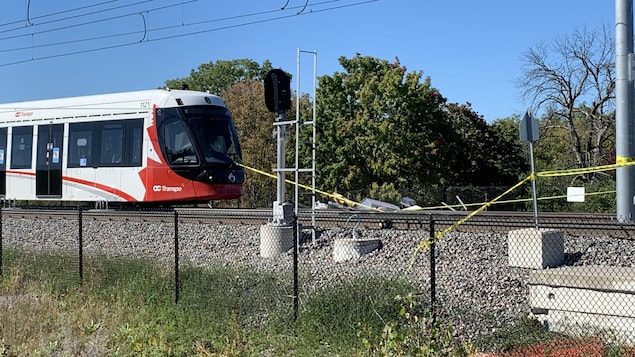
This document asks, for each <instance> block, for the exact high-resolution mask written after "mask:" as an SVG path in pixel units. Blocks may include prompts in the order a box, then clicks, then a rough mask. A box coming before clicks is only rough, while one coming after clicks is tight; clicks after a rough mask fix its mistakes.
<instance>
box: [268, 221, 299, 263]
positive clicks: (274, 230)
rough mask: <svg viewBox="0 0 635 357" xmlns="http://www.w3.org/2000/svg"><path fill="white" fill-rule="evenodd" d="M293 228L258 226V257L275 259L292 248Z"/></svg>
mask: <svg viewBox="0 0 635 357" xmlns="http://www.w3.org/2000/svg"><path fill="white" fill-rule="evenodd" d="M293 232H294V231H293V226H291V225H278V224H265V225H262V226H260V256H261V257H263V258H272V257H276V256H278V255H280V254H282V253H285V252H288V251H289V250H290V249H291V248H293V239H294V234H293Z"/></svg>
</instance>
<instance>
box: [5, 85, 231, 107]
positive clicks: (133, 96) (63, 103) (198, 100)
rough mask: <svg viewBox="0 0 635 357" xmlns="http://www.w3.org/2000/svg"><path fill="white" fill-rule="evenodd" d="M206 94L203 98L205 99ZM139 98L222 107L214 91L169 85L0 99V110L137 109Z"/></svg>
mask: <svg viewBox="0 0 635 357" xmlns="http://www.w3.org/2000/svg"><path fill="white" fill-rule="evenodd" d="M206 98H207V99H206ZM140 102H146V103H148V102H149V103H150V105H151V106H150V108H151V107H152V106H154V105H156V106H157V107H161V108H168V107H178V106H182V105H199V104H200V105H210V104H213V105H217V106H221V107H226V105H225V102H224V101H223V100H222V99H221V98H220V97H219V96H217V95H214V94H210V93H204V92H198V91H190V90H171V89H152V90H141V91H132V92H119V93H108V94H97V95H87V96H78V97H67V98H55V99H43V100H33V101H25V102H15V103H0V112H6V111H30V110H38V109H70V108H82V107H83V108H91V109H97V108H115V107H119V108H123V107H127V106H129V108H133V109H137V108H138V107H139V104H138V103H140Z"/></svg>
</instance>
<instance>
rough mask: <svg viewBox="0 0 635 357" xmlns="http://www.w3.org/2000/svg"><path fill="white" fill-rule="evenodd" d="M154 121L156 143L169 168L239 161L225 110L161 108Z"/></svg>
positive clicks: (233, 134)
mask: <svg viewBox="0 0 635 357" xmlns="http://www.w3.org/2000/svg"><path fill="white" fill-rule="evenodd" d="M157 121H158V123H159V127H160V129H159V141H160V142H161V146H162V149H163V150H164V154H165V156H166V158H167V160H168V162H169V163H170V164H176V165H198V164H200V163H209V164H215V163H231V162H232V161H235V162H241V160H242V159H241V153H240V146H239V144H238V138H237V136H236V129H235V128H234V123H233V120H232V118H231V116H230V115H229V111H228V110H227V109H226V108H223V107H216V106H192V107H182V108H178V109H177V108H164V109H159V110H157ZM197 153H198V154H197ZM199 160H200V161H202V162H200V161H199Z"/></svg>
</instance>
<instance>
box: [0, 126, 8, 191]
mask: <svg viewBox="0 0 635 357" xmlns="http://www.w3.org/2000/svg"><path fill="white" fill-rule="evenodd" d="M6 153H7V128H0V196H4V195H6V194H7V164H6V161H5V160H6Z"/></svg>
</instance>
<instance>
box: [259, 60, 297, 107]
mask: <svg viewBox="0 0 635 357" xmlns="http://www.w3.org/2000/svg"><path fill="white" fill-rule="evenodd" d="M265 105H267V109H269V111H270V112H276V113H281V112H285V111H287V110H289V109H291V78H290V77H289V75H288V74H286V73H285V72H284V71H283V70H281V69H272V70H271V71H269V72H267V76H266V77H265Z"/></svg>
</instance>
